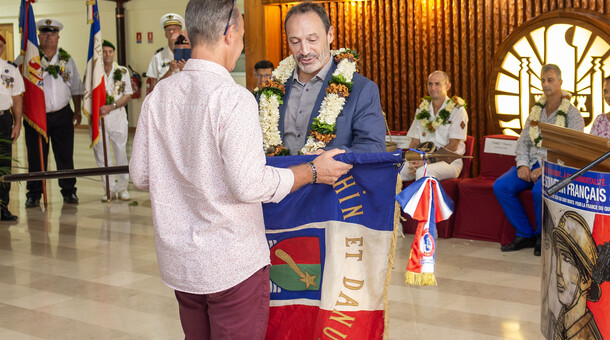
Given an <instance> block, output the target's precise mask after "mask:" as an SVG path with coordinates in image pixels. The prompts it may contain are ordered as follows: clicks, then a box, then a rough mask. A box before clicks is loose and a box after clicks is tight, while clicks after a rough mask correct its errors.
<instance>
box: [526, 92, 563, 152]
mask: <svg viewBox="0 0 610 340" xmlns="http://www.w3.org/2000/svg"><path fill="white" fill-rule="evenodd" d="M570 97H571V95H570V93H569V92H567V91H563V90H562V91H561V98H562V99H561V104H559V108H558V109H557V116H556V117H555V124H554V125H556V126H561V127H566V117H567V115H568V110H569V109H570ZM545 105H546V96H545V95H542V97H540V100H538V101H537V102H536V103H535V104H534V106H533V107H532V110H531V111H530V114H529V120H530V130H529V135H530V139H531V140H532V142H533V143H534V145H535V146H537V147H541V146H542V135H541V134H540V128H539V127H538V122H539V121H540V114H541V113H542V108H543V107H544V106H545Z"/></svg>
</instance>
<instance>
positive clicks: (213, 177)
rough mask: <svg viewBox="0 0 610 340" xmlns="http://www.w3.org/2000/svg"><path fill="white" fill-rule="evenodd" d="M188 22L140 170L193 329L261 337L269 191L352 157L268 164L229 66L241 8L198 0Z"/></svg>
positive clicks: (210, 334)
mask: <svg viewBox="0 0 610 340" xmlns="http://www.w3.org/2000/svg"><path fill="white" fill-rule="evenodd" d="M186 24H187V29H188V35H189V40H190V41H191V45H192V52H191V59H190V60H189V61H188V62H187V63H186V65H185V66H184V69H183V71H182V72H180V73H178V74H175V75H173V76H171V77H169V78H167V79H164V80H162V81H160V82H159V83H158V84H157V86H156V87H155V89H154V91H153V92H152V93H151V94H150V95H148V96H147V97H146V100H145V101H144V104H143V106H142V111H141V113H140V118H139V121H138V128H137V131H136V136H135V139H134V143H133V151H132V156H131V161H130V164H129V169H130V175H131V177H132V181H133V183H134V184H135V185H136V186H137V187H138V188H141V189H144V190H149V191H150V199H151V205H152V215H153V224H154V227H155V247H156V252H157V260H158V262H159V268H160V272H161V278H162V280H163V281H164V282H165V284H167V285H168V286H169V287H171V288H172V289H174V290H175V294H176V298H177V300H178V303H179V309H180V320H181V323H182V328H183V330H184V333H185V335H186V339H191V338H192V339H248V340H252V339H263V338H264V335H265V331H266V327H267V319H268V313H269V271H268V266H269V264H270V259H269V246H268V244H267V241H266V238H265V230H264V221H263V213H262V205H261V202H279V201H280V200H282V199H283V198H284V197H285V196H286V195H287V194H288V193H290V192H292V191H295V190H297V189H299V188H301V187H302V186H304V185H306V184H308V183H324V184H333V183H334V182H335V181H336V180H337V179H338V178H339V177H340V176H341V175H343V174H345V173H347V171H349V169H350V168H351V165H348V164H345V163H341V162H337V161H335V160H333V156H335V155H337V154H338V153H341V152H343V151H341V150H330V151H327V152H325V153H323V154H322V155H320V156H319V157H317V158H316V159H315V160H314V161H313V162H310V163H305V164H301V165H297V166H295V167H292V168H290V169H279V168H273V167H270V166H266V165H265V155H264V152H263V147H262V146H263V138H262V132H261V128H260V125H259V121H258V107H257V104H256V101H255V100H254V97H253V96H252V94H251V93H250V92H249V91H248V90H247V89H246V88H244V87H242V86H239V85H237V84H236V83H235V82H234V81H233V79H232V78H231V75H230V74H229V72H230V71H231V70H232V69H233V67H234V66H235V62H236V61H237V58H238V57H239V55H240V53H241V51H242V49H243V35H244V23H243V19H242V16H241V13H239V10H238V9H237V8H236V7H235V6H234V5H233V4H232V3H231V2H230V1H227V0H191V1H190V2H189V3H188V5H187V8H186ZM287 213H289V212H287Z"/></svg>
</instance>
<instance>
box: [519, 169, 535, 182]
mask: <svg viewBox="0 0 610 340" xmlns="http://www.w3.org/2000/svg"><path fill="white" fill-rule="evenodd" d="M517 176H518V177H519V178H521V179H522V180H524V181H526V182H530V181H531V180H532V178H531V177H530V168H528V167H527V166H525V165H522V166H520V167H519V168H518V169H517Z"/></svg>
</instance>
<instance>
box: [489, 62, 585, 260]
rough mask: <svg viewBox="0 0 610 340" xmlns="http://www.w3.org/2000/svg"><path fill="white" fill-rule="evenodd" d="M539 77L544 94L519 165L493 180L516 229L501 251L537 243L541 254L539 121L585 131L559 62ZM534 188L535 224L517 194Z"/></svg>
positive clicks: (525, 134)
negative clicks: (511, 238)
mask: <svg viewBox="0 0 610 340" xmlns="http://www.w3.org/2000/svg"><path fill="white" fill-rule="evenodd" d="M540 81H541V83H542V84H541V85H542V91H543V92H544V94H543V95H542V97H540V99H539V100H538V102H536V103H535V104H534V106H533V107H532V110H531V111H530V115H529V117H528V118H527V120H526V121H525V125H524V126H523V130H522V131H521V135H520V136H519V139H518V140H517V157H516V158H515V161H516V162H517V165H516V166H513V167H512V168H510V170H508V171H507V172H506V173H505V174H504V175H502V176H500V177H499V178H498V179H497V180H496V182H495V183H494V186H493V189H494V194H495V195H496V198H497V199H498V202H499V203H500V205H501V206H502V209H503V210H504V213H505V214H506V218H508V221H509V222H510V224H511V225H512V226H513V227H514V228H515V229H517V233H516V236H515V240H514V241H513V243H511V244H507V245H503V246H502V248H501V250H502V251H515V250H520V249H523V248H531V247H534V255H536V256H540V232H541V230H542V229H541V218H542V216H541V215H542V185H541V181H540V179H541V176H540V175H541V174H542V168H541V165H542V158H543V157H545V156H546V149H545V148H543V147H542V146H541V145H542V135H541V133H540V128H538V123H539V122H543V123H549V124H554V125H557V126H561V127H567V128H569V129H574V130H578V131H582V130H583V129H584V126H585V122H584V120H583V119H582V115H581V114H580V111H578V109H577V108H576V107H575V106H574V105H572V104H571V103H570V94H569V93H568V92H565V91H562V90H561V84H562V83H563V81H562V80H561V70H560V69H559V67H558V66H557V65H554V64H547V65H544V66H543V67H542V70H541V72H540ZM528 189H532V197H533V199H534V211H535V213H536V228H535V229H534V227H533V226H532V225H531V224H530V222H529V220H528V219H527V215H526V213H525V210H524V209H523V206H522V205H521V202H520V201H519V198H518V197H517V195H518V194H519V193H520V192H522V191H524V190H528Z"/></svg>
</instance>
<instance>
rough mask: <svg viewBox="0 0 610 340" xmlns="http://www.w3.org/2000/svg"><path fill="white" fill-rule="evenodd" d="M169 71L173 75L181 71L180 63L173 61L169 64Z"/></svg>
mask: <svg viewBox="0 0 610 340" xmlns="http://www.w3.org/2000/svg"><path fill="white" fill-rule="evenodd" d="M169 70H170V71H171V72H172V73H175V72H178V71H180V68H179V67H178V62H177V61H175V60H172V61H171V62H170V63H169Z"/></svg>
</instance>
